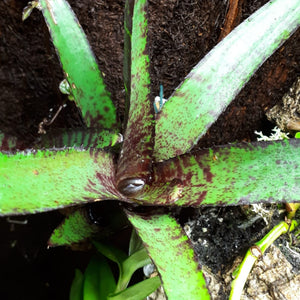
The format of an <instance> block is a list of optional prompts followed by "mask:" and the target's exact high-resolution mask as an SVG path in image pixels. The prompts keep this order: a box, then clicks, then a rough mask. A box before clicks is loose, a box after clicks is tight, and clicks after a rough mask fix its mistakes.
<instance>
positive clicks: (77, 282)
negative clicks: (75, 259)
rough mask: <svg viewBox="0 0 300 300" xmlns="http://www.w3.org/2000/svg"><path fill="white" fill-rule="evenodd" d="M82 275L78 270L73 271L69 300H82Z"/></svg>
mask: <svg viewBox="0 0 300 300" xmlns="http://www.w3.org/2000/svg"><path fill="white" fill-rule="evenodd" d="M83 279H84V277H83V274H82V273H81V271H80V270H79V269H76V270H75V277H74V279H73V281H72V285H71V289H70V295H69V300H83Z"/></svg>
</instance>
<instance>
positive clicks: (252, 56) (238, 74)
mask: <svg viewBox="0 0 300 300" xmlns="http://www.w3.org/2000/svg"><path fill="white" fill-rule="evenodd" d="M299 24H300V5H299V0H289V1H286V0H273V1H270V2H268V3H267V4H266V5H264V6H263V7H262V8H261V9H259V10H258V11H257V12H255V13H254V14H253V15H251V16H250V17H249V18H248V19H247V20H245V21H244V22H243V23H242V24H240V25H239V26H238V27H236V28H235V29H234V30H233V31H232V32H231V33H230V34H229V35H228V36H227V37H226V38H224V39H223V40H222V41H221V42H220V43H219V44H218V45H217V46H216V47H215V48H214V49H213V50H211V51H210V52H209V53H208V54H207V55H206V56H205V58H204V59H202V60H201V62H199V64H198V65H196V66H195V68H194V69H193V70H192V71H191V72H190V74H189V75H188V76H187V78H186V79H185V80H184V81H183V82H182V84H181V85H180V86H179V87H178V88H177V89H176V90H175V92H174V93H173V95H171V97H170V98H169V101H168V102H167V103H166V104H165V105H164V107H163V109H162V112H161V113H160V114H158V116H157V119H156V127H155V151H154V156H155V157H156V160H165V159H168V158H170V157H174V156H176V155H180V154H183V153H185V152H187V151H188V150H190V149H191V148H192V147H193V146H194V145H195V144H197V142H198V140H199V139H200V138H201V137H202V136H203V135H204V134H205V133H206V131H207V129H208V128H209V127H210V126H211V125H212V124H213V123H214V122H215V121H216V120H217V119H218V117H219V115H220V114H221V113H222V112H223V111H224V110H225V108H226V107H227V106H228V105H229V103H230V102H231V101H232V100H233V99H234V98H235V96H236V95H237V94H238V93H239V91H240V90H241V89H242V88H243V87H244V86H245V84H246V83H247V82H248V80H249V79H250V78H251V76H252V75H253V74H254V72H255V71H256V70H257V69H258V68H259V67H260V66H261V64H262V63H263V62H264V61H265V60H266V59H267V58H268V57H269V56H270V55H272V53H273V52H274V51H275V50H276V49H278V47H280V46H281V45H282V43H283V42H284V41H285V40H287V39H288V38H289V37H290V35H291V34H292V33H293V32H294V31H295V30H296V29H297V28H298V26H299Z"/></svg>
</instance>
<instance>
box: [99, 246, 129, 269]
mask: <svg viewBox="0 0 300 300" xmlns="http://www.w3.org/2000/svg"><path fill="white" fill-rule="evenodd" d="M93 244H94V245H95V247H96V249H97V250H98V251H99V252H100V253H101V254H102V255H104V256H106V257H107V258H109V259H110V260H112V261H113V262H115V263H117V264H118V266H119V268H120V267H121V265H122V263H123V262H124V260H126V258H127V255H126V254H125V253H124V252H123V251H122V250H120V249H118V248H117V247H115V246H113V245H109V244H104V243H101V242H99V241H93Z"/></svg>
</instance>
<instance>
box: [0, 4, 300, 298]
mask: <svg viewBox="0 0 300 300" xmlns="http://www.w3.org/2000/svg"><path fill="white" fill-rule="evenodd" d="M266 2H267V1H266V0H264V1H262V0H243V1H241V0H240V1H239V11H238V14H237V16H236V24H238V23H239V22H241V21H243V20H244V19H245V18H247V17H248V16H249V15H250V14H251V13H253V12H254V11H255V10H256V9H258V8H259V7H260V6H262V5H263V4H264V3H266ZM229 3H230V1H229V0H228V1H219V0H197V1H193V2H191V1H188V0H180V1H178V0H170V1H149V17H150V19H149V43H150V60H151V80H152V86H153V97H154V96H156V95H158V93H159V84H162V85H163V87H164V93H165V97H166V98H167V97H168V96H170V95H171V93H172V91H173V90H174V89H175V88H176V87H177V86H178V85H179V84H180V82H181V81H182V80H183V79H184V77H185V76H186V75H187V74H188V73H189V71H190V70H191V68H192V67H193V66H194V65H195V64H196V63H197V62H199V60H201V59H202V58H203V57H204V55H205V54H206V53H207V52H208V51H210V50H211V49H212V48H213V47H214V46H215V45H216V44H217V42H218V40H219V39H220V36H221V34H222V31H223V29H222V28H223V27H224V24H225V19H226V13H227V9H228V6H229ZM70 4H71V6H72V8H73V9H74V11H75V13H76V15H77V17H78V19H79V21H80V23H81V24H82V27H83V29H84V31H85V32H86V34H87V36H88V39H89V41H90V43H91V46H92V49H93V51H94V52H95V56H96V59H97V61H98V63H99V66H100V69H101V70H102V72H103V73H104V80H105V82H106V84H107V87H108V90H109V91H110V92H111V95H112V98H113V101H114V103H115V105H116V107H117V108H118V118H119V119H120V120H122V119H123V115H124V88H123V80H122V60H123V50H122V49H123V8H124V1H121V0H115V1H110V0H96V1H94V0H85V1H75V0H72V1H70ZM26 5H27V0H18V1H17V0H4V1H1V2H0V86H1V94H0V130H1V131H3V132H6V133H9V134H12V135H15V136H18V137H19V138H21V139H24V140H26V141H27V142H28V143H29V144H30V142H32V140H34V139H35V138H36V137H37V136H38V133H37V132H38V125H39V123H40V122H41V121H42V120H43V118H45V117H48V116H49V114H50V115H51V114H52V115H53V112H55V110H56V109H57V108H58V107H59V105H60V104H61V103H63V102H64V101H66V99H65V96H64V95H62V94H61V93H60V92H59V89H58V85H59V82H60V81H61V80H62V79H63V73H62V70H61V67H60V65H59V62H58V59H57V56H56V53H55V50H54V48H53V46H52V44H51V40H50V38H49V33H48V29H47V27H46V25H45V22H44V20H43V17H42V15H41V13H40V12H38V11H37V10H35V11H34V12H33V13H32V15H31V16H30V18H29V19H27V20H26V21H25V22H22V21H21V14H22V10H23V8H24V7H25V6H26ZM299 41H300V31H299V30H298V31H297V32H296V33H295V34H294V35H293V36H292V37H291V38H290V39H289V40H288V41H287V42H286V43H285V44H284V45H283V46H282V47H281V48H280V49H279V50H278V51H277V52H276V53H275V54H274V55H273V56H272V57H271V58H270V59H269V60H267V62H266V63H265V64H264V65H263V66H262V67H261V68H260V70H259V71H258V72H257V73H256V74H255V75H254V76H253V78H252V79H251V80H250V81H249V83H248V84H247V85H246V87H245V88H244V89H243V90H242V91H241V93H240V94H239V95H238V96H237V97H236V99H235V100H234V101H233V102H232V103H231V104H230V105H229V106H228V108H227V109H226V110H225V111H224V112H223V114H222V115H221V116H220V118H219V120H218V121H217V122H216V123H215V124H214V125H213V126H212V127H211V128H210V129H209V131H208V132H207V134H206V135H205V136H204V137H203V138H202V139H201V140H200V141H199V145H198V146H199V147H209V146H212V145H220V144H226V143H230V142H235V141H252V140H255V139H256V137H255V135H254V130H262V131H263V132H265V133H268V132H269V131H270V129H271V128H273V124H271V123H270V122H268V121H267V118H266V117H265V111H266V110H267V109H268V108H271V107H272V106H274V105H275V104H278V103H280V101H281V98H282V96H283V95H284V93H286V91H287V90H288V88H289V87H290V86H291V84H292V82H293V81H295V79H296V78H297V76H299V73H300V72H299V71H300V66H299V60H300V43H299ZM81 125H82V120H81V117H80V115H79V113H78V111H77V108H76V106H75V105H74V103H73V102H70V101H67V107H66V108H64V109H63V111H62V112H61V113H60V115H59V116H58V118H57V119H56V120H55V122H54V123H53V124H52V125H51V129H54V128H61V127H67V128H74V127H79V126H81ZM51 129H50V130H51ZM227 210H228V218H226V211H227ZM232 210H233V208H228V209H226V208H222V214H223V215H224V216H222V218H223V220H230V218H235V217H237V215H235V214H233V215H232ZM214 211H215V210H213V211H212V212H211V214H214ZM189 214H190V216H192V215H194V214H196V213H195V211H193V210H189ZM196 215H197V214H196ZM208 215H209V213H208ZM24 218H25V217H24ZM182 218H186V219H188V217H187V216H182ZM26 219H27V220H28V224H27V225H17V224H15V225H11V224H10V223H7V221H6V219H5V218H2V219H1V223H0V228H1V229H0V230H1V233H2V236H1V237H2V239H1V240H2V242H1V252H0V253H1V258H0V259H1V266H2V272H1V273H2V274H1V279H2V280H1V298H2V296H3V299H29V298H30V299H42V298H43V299H67V295H68V291H69V287H70V283H71V280H72V277H73V275H74V268H75V267H82V268H83V266H85V265H86V263H87V257H86V256H87V254H85V253H82V252H73V251H71V250H68V249H65V248H57V249H51V250H47V249H46V241H47V239H48V237H49V235H50V233H51V231H52V230H53V229H54V228H55V227H56V226H57V224H58V223H59V221H60V219H61V216H60V215H59V213H58V212H51V213H43V214H40V215H35V216H26ZM199 222H200V223H201V222H204V220H202V221H201V218H200V221H199ZM228 222H229V221H228ZM201 224H202V223H201ZM202 225H203V224H202ZM202 225H201V226H202ZM12 226H13V228H12ZM203 226H204V225H203ZM203 226H202V227H203ZM220 226H221V225H220ZM228 226H229V227H230V223H229V225H228ZM202 227H201V228H202ZM219 230H220V229H219ZM232 230H234V228H233V229H232ZM258 230H259V229H258ZM200 238H201V237H200ZM236 239H237V246H236V248H240V247H241V248H242V249H241V250H244V246H243V245H242V240H243V239H244V237H241V235H238V234H237V237H236ZM238 239H240V241H238ZM224 240H226V239H224ZM219 241H220V242H221V241H222V238H219V239H218V243H219ZM225 242H226V241H224V243H225ZM218 247H223V248H226V247H227V248H226V249H229V248H228V247H229V246H226V245H225V246H224V245H221V244H219V245H218ZM237 252H238V250H237ZM234 255H235V253H234ZM222 256H224V258H226V259H227V257H226V256H225V254H224V255H223V254H222ZM222 256H220V257H221V258H222ZM220 257H219V258H218V259H217V262H213V263H215V264H216V266H217V265H219V267H220V266H222V265H224V264H226V263H228V261H227V260H226V259H225V260H222V259H221V258H220ZM216 268H217V267H216Z"/></svg>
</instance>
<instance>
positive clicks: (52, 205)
mask: <svg viewBox="0 0 300 300" xmlns="http://www.w3.org/2000/svg"><path fill="white" fill-rule="evenodd" d="M35 4H36V3H35ZM35 4H34V6H37V7H39V8H40V9H41V10H42V12H43V15H44V18H45V20H46V22H47V25H48V28H49V31H50V34H51V37H52V40H53V43H54V46H55V47H56V50H57V53H58V56H59V58H60V61H61V64H62V67H63V70H64V74H65V79H66V82H67V83H68V88H69V92H70V94H71V96H72V98H73V99H74V101H75V103H76V105H77V107H78V109H79V110H80V111H81V114H82V117H83V119H84V121H85V125H86V127H85V128H81V129H78V130H76V131H73V132H72V131H62V132H61V134H60V135H59V136H56V137H54V138H53V137H50V136H49V137H48V136H47V135H46V136H45V137H44V139H43V140H44V141H43V142H41V143H39V144H36V145H29V146H28V145H24V144H23V143H22V141H19V140H18V139H15V138H13V137H8V136H7V135H5V134H2V135H1V136H0V137H1V141H0V145H1V151H2V152H1V154H0V165H1V169H0V186H1V190H0V205H1V207H0V214H1V215H3V216H4V215H15V214H28V213H38V212H43V211H47V210H50V209H58V208H62V207H66V206H70V205H76V204H84V203H87V202H92V201H103V200H110V201H112V200H119V201H123V202H126V203H129V204H133V207H136V206H193V207H198V206H202V205H223V206H224V205H241V204H253V203H259V202H262V201H265V202H297V201H299V192H300V185H299V168H297V167H298V165H299V163H300V161H299V156H298V155H297V154H298V151H299V147H300V141H299V140H296V139H290V140H284V141H277V142H255V143H248V144H246V143H243V144H235V145H227V146H222V147H215V148H211V149H205V150H199V151H195V152H194V153H193V154H191V153H189V151H190V150H191V149H192V148H193V147H194V146H195V145H196V144H197V142H198V140H199V139H200V138H201V137H202V136H203V135H204V134H205V132H206V131H207V130H208V128H209V127H210V126H211V124H213V123H214V122H215V121H216V120H217V118H218V117H219V115H220V114H221V113H222V111H224V109H225V108H226V107H227V106H228V104H229V103H230V102H231V101H232V100H233V99H234V97H235V96H236V95H237V93H238V92H239V91H240V90H241V89H242V87H243V86H244V85H245V84H246V82H247V81H248V80H249V79H250V77H251V76H252V75H253V73H254V72H255V71H256V70H257V69H258V68H259V66H260V65H261V64H262V63H263V62H264V61H265V60H266V59H267V58H268V57H269V56H270V55H271V54H272V53H273V52H274V51H275V50H276V49H277V48H278V47H279V46H280V45H281V44H282V43H283V42H284V41H285V40H286V39H288V38H289V36H290V35H291V34H292V33H293V32H294V31H295V30H296V29H297V28H298V26H299V24H300V5H299V1H298V0H289V1H285V0H273V1H270V2H269V3H267V4H266V5H265V6H263V7H262V8H261V9H260V10H258V11H257V12H256V13H255V14H253V15H252V16H251V17H250V18H248V19H247V20H246V21H244V22H243V23H242V24H241V25H240V26H238V27H237V28H236V29H235V30H234V31H233V32H232V33H231V34H229V35H228V36H227V37H226V38H225V39H224V40H223V41H222V42H220V43H219V44H218V45H217V46H216V47H215V48H214V49H213V50H212V51H211V52H210V53H209V54H207V55H206V57H205V58H204V59H203V60H201V62H200V63H199V64H198V65H196V66H195V67H194V69H193V70H192V71H191V72H190V74H189V75H188V76H187V77H186V79H185V80H184V81H183V82H182V83H181V85H180V86H179V87H178V88H177V89H176V90H175V91H174V93H173V94H172V95H171V97H170V98H169V99H168V101H167V102H166V103H165V105H164V106H163V107H160V109H161V111H159V112H158V113H157V114H156V115H155V114H154V108H153V101H152V99H153V98H154V97H153V93H152V90H151V80H150V75H149V57H148V43H147V22H148V19H147V1H146V0H135V1H134V0H127V1H126V5H125V40H124V44H125V49H124V84H125V91H126V117H125V124H123V127H122V128H123V131H122V132H121V129H120V128H121V126H120V124H118V122H117V118H116V109H115V107H114V105H113V102H112V100H111V98H110V94H109V92H108V91H107V90H106V88H105V84H104V81H103V78H102V76H101V73H100V71H99V69H98V66H97V64H96V61H95V58H94V56H93V54H92V52H91V49H90V47H89V44H88V41H87V39H86V37H85V35H84V33H83V31H82V28H81V27H80V25H79V23H78V21H77V19H76V17H75V16H74V14H73V12H72V10H71V8H70V7H69V5H68V4H67V2H66V1H65V0H40V1H39V2H38V3H37V4H36V5H35ZM28 12H30V9H28V8H27V11H26V13H27V14H28ZM120 133H122V134H123V137H124V141H123V143H122V144H121V146H120V151H119V153H117V154H116V151H115V150H114V151H110V149H111V148H112V146H113V145H114V144H115V143H116V141H118V140H119V134H120ZM22 149H23V151H19V150H22ZM24 149H26V150H24ZM16 150H18V151H16ZM124 211H125V213H126V214H127V216H128V219H129V221H130V222H131V223H132V225H133V226H134V228H136V230H137V232H138V234H139V235H140V237H141V238H142V240H143V242H144V245H145V246H146V248H147V251H148V253H149V255H150V257H151V258H152V260H153V261H154V263H155V265H156V267H157V270H158V272H159V274H160V277H161V279H162V282H163V285H164V289H165V292H166V294H167V295H168V297H169V299H207V298H209V294H208V291H207V289H206V288H205V279H204V277H203V274H202V271H201V269H200V268H199V265H198V262H197V261H196V258H195V255H194V252H193V249H192V248H191V247H190V243H189V241H188V238H187V237H186V235H185V234H184V232H183V230H182V228H181V227H180V225H179V224H178V223H177V222H176V220H175V219H174V218H172V217H171V216H170V215H169V214H163V213H162V214H159V213H153V214H150V215H144V214H142V213H138V212H136V211H135V210H134V209H133V210H130V209H124ZM92 232H93V229H92V226H89V225H88V222H87V220H86V218H85V217H84V214H81V213H80V211H75V212H74V213H73V214H71V215H70V216H69V217H68V219H67V220H66V221H65V223H64V224H62V225H61V226H60V227H59V228H58V229H57V230H56V231H55V232H54V233H53V235H52V237H51V239H50V244H52V245H59V244H60V245H61V244H70V243H72V242H76V241H78V240H81V239H82V238H83V237H87V236H91V235H92ZM77 233H78V234H77Z"/></svg>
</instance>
